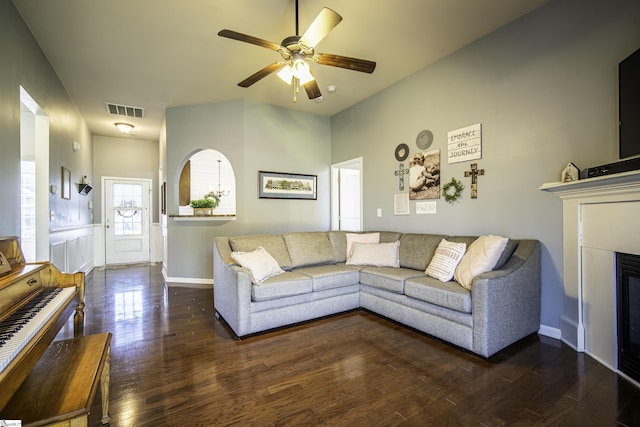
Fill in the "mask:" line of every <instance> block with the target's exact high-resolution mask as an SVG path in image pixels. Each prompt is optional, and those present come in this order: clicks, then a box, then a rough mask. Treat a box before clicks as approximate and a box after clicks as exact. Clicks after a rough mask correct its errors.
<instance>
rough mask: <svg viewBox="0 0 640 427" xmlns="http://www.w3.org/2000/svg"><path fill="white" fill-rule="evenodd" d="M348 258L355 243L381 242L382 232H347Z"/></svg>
mask: <svg viewBox="0 0 640 427" xmlns="http://www.w3.org/2000/svg"><path fill="white" fill-rule="evenodd" d="M346 237H347V251H346V256H347V260H348V259H349V257H350V256H351V250H352V249H353V244H354V243H380V233H347V234H346Z"/></svg>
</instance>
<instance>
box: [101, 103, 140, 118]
mask: <svg viewBox="0 0 640 427" xmlns="http://www.w3.org/2000/svg"><path fill="white" fill-rule="evenodd" d="M105 105H106V106H107V112H109V113H111V114H115V115H116V116H125V117H135V118H138V119H142V118H144V108H140V107H131V106H129V105H121V104H113V103H111V102H105Z"/></svg>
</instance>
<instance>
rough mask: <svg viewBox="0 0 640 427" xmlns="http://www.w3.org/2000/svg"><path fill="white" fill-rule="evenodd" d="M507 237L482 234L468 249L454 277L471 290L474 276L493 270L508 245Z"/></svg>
mask: <svg viewBox="0 0 640 427" xmlns="http://www.w3.org/2000/svg"><path fill="white" fill-rule="evenodd" d="M508 240H509V239H507V238H506V237H500V236H491V235H490V236H480V237H478V239H476V240H475V241H474V242H473V243H472V244H471V245H470V246H469V248H468V249H467V253H466V254H465V255H464V257H463V258H462V261H460V264H458V268H456V272H455V274H454V277H455V279H456V281H457V282H458V283H460V284H461V285H462V286H464V287H465V288H467V289H469V290H471V282H472V281H473V278H474V277H476V276H477V275H479V274H482V273H486V272H487V271H491V270H492V269H493V267H495V265H496V264H497V262H498V260H499V259H500V256H501V255H502V252H503V251H504V249H505V247H506V246H507V241H508Z"/></svg>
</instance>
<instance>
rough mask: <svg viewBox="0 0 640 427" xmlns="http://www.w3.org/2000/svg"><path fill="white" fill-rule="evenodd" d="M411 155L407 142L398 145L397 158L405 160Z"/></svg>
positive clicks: (400, 160)
mask: <svg viewBox="0 0 640 427" xmlns="http://www.w3.org/2000/svg"><path fill="white" fill-rule="evenodd" d="M407 157H409V146H408V145H407V144H398V146H397V147H396V160H397V161H399V162H403V161H405V160H406V159H407Z"/></svg>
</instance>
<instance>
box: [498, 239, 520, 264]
mask: <svg viewBox="0 0 640 427" xmlns="http://www.w3.org/2000/svg"><path fill="white" fill-rule="evenodd" d="M517 247H518V241H517V240H511V239H509V241H508V242H507V246H505V248H504V251H502V254H501V255H500V259H498V262H497V263H496V265H494V266H493V269H494V270H498V269H500V268H502V266H504V265H505V264H506V263H507V261H509V259H511V255H513V253H514V252H515V251H516V248H517Z"/></svg>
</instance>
